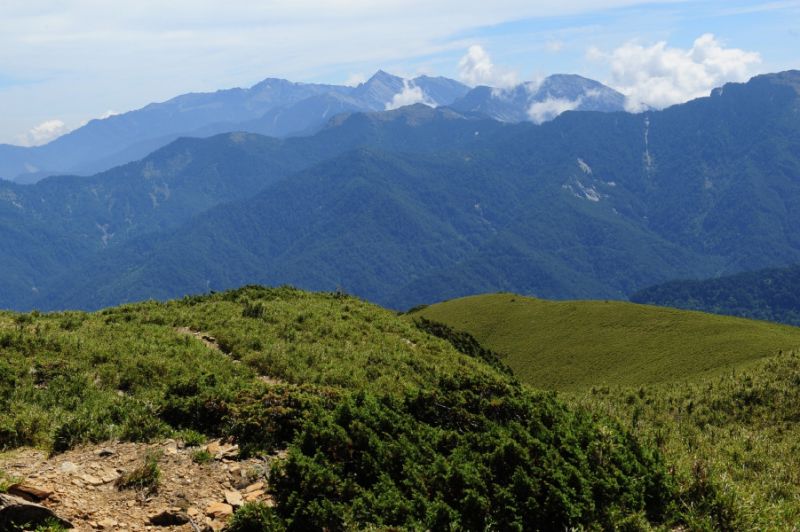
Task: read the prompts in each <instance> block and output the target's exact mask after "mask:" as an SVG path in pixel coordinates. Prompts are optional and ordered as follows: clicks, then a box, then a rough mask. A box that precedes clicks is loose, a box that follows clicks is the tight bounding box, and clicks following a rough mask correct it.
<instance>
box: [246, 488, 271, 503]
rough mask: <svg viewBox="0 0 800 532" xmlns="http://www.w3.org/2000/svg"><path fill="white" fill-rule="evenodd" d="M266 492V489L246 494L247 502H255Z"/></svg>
mask: <svg viewBox="0 0 800 532" xmlns="http://www.w3.org/2000/svg"><path fill="white" fill-rule="evenodd" d="M264 493H266V492H265V491H264V490H256V491H251V492H250V493H247V494H246V495H245V496H244V500H245V501H247V502H255V501H257V500H258V499H260V498H261V497H262V496H263V495H264Z"/></svg>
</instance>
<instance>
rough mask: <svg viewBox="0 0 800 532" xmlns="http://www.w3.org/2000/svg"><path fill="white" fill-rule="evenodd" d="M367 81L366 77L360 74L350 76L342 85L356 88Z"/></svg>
mask: <svg viewBox="0 0 800 532" xmlns="http://www.w3.org/2000/svg"><path fill="white" fill-rule="evenodd" d="M365 81H367V76H366V75H365V74H362V73H361V72H356V73H353V74H350V75H349V76H348V77H347V79H346V80H345V82H344V84H345V85H347V86H348V87H357V86H359V85H361V84H362V83H364V82H365Z"/></svg>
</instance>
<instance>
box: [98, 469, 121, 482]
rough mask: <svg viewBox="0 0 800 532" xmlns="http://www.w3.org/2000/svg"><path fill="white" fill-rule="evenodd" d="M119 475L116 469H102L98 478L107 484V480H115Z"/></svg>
mask: <svg viewBox="0 0 800 532" xmlns="http://www.w3.org/2000/svg"><path fill="white" fill-rule="evenodd" d="M119 476H120V475H119V473H117V472H116V471H103V472H102V473H101V474H100V480H102V481H103V483H104V484H108V483H109V482H114V481H115V480H117V479H118V478H119Z"/></svg>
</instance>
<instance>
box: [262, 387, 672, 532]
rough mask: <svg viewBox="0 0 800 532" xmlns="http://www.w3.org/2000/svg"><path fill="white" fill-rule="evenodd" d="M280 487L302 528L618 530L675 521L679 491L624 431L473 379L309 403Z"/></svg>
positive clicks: (282, 506)
mask: <svg viewBox="0 0 800 532" xmlns="http://www.w3.org/2000/svg"><path fill="white" fill-rule="evenodd" d="M273 486H274V494H275V497H276V500H277V501H278V506H277V511H278V514H279V515H280V516H281V517H282V518H284V519H286V520H287V522H289V523H291V528H292V529H296V530H303V529H322V528H328V529H334V530H339V529H343V528H368V527H371V526H375V527H401V528H412V529H416V528H422V529H441V528H449V527H450V526H455V527H457V528H463V529H468V530H484V529H486V528H498V529H518V528H522V527H528V528H529V527H534V528H542V529H564V528H571V527H582V526H583V527H591V526H600V527H602V528H608V529H611V528H615V527H616V526H617V525H618V524H619V523H620V522H621V521H620V520H621V519H622V516H629V515H631V514H643V515H645V516H646V518H647V519H648V520H650V521H651V522H656V523H657V522H663V521H666V520H668V519H670V518H671V517H672V515H671V512H672V508H671V502H672V501H673V500H674V495H675V488H674V486H673V484H672V483H671V481H670V479H669V475H668V474H667V471H666V467H665V466H664V465H663V464H662V463H661V461H660V459H659V458H658V455H657V453H656V452H654V451H652V450H650V449H647V448H644V447H642V446H640V445H639V444H638V443H637V442H636V441H634V440H633V439H632V438H631V437H630V436H628V435H626V434H625V433H623V432H622V431H620V430H619V429H618V428H615V427H614V426H608V425H598V424H596V423H594V422H593V421H592V420H591V418H590V416H588V415H586V414H582V413H575V412H571V411H569V410H568V409H566V408H565V407H564V406H563V405H561V404H560V403H559V402H557V401H556V400H555V399H554V398H553V397H552V396H544V395H537V394H532V393H529V392H526V391H524V390H523V389H521V388H519V387H516V386H510V385H508V384H502V383H498V382H489V381H485V380H473V379H470V378H455V379H452V380H448V381H443V382H442V384H441V386H440V389H439V390H435V391H420V392H417V393H414V394H407V395H406V396H405V397H404V398H394V397H388V396H387V397H376V396H372V395H369V394H365V393H357V394H354V395H351V396H348V397H346V398H344V399H343V400H342V401H341V402H340V403H339V404H338V405H337V406H336V407H335V408H334V409H333V410H327V409H322V408H317V409H314V410H313V412H311V413H310V415H309V416H308V417H307V419H306V420H305V421H304V423H303V424H302V426H301V428H300V430H299V431H298V433H297V436H296V438H295V440H294V442H293V445H292V447H291V448H290V452H289V456H288V459H287V461H286V462H285V463H284V464H282V465H280V466H278V467H277V468H276V470H275V471H274V472H273ZM445 524H447V526H446V527H445V526H444V525H445Z"/></svg>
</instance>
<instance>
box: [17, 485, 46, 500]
mask: <svg viewBox="0 0 800 532" xmlns="http://www.w3.org/2000/svg"><path fill="white" fill-rule="evenodd" d="M6 492H7V493H8V494H9V495H14V496H16V497H20V498H22V499H25V500H26V501H31V502H40V501H43V500H45V499H49V498H50V497H51V496H52V495H53V492H52V490H46V489H42V488H40V487H37V486H31V485H29V484H12V485H11V486H9V487H8V489H7V490H6Z"/></svg>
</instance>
